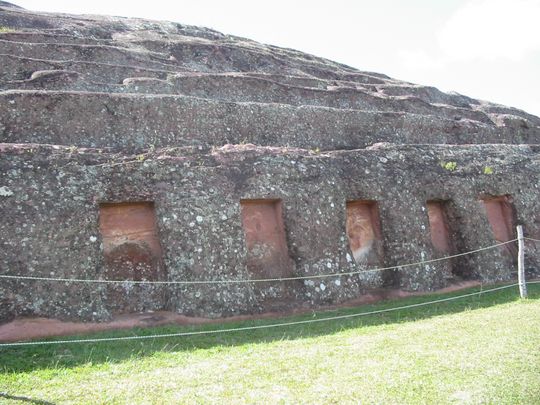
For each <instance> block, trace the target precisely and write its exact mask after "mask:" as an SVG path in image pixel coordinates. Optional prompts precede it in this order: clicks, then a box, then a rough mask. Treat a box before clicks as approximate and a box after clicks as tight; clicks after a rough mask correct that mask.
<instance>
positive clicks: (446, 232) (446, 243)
mask: <svg viewBox="0 0 540 405" xmlns="http://www.w3.org/2000/svg"><path fill="white" fill-rule="evenodd" d="M446 205H447V202H446V201H440V200H433V201H428V202H427V203H426V206H427V211H428V218H429V227H430V233H431V243H432V244H433V247H434V248H435V250H436V251H438V252H440V253H444V254H446V255H449V254H452V253H454V245H453V243H452V240H451V238H450V227H449V225H448V217H447V213H446Z"/></svg>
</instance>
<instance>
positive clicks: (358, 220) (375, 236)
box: [346, 201, 381, 264]
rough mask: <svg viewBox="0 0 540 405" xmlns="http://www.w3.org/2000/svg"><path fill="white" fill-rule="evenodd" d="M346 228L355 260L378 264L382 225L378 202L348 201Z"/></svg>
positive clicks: (361, 262) (362, 262) (360, 262)
mask: <svg viewBox="0 0 540 405" xmlns="http://www.w3.org/2000/svg"><path fill="white" fill-rule="evenodd" d="M346 230H347V237H348V238H349V246H350V248H351V251H352V254H353V257H354V260H356V262H357V263H359V264H378V263H379V262H380V251H379V250H380V249H379V245H380V243H379V242H380V240H381V226H380V221H379V210H378V208H377V203H376V202H375V201H349V202H347V224H346Z"/></svg>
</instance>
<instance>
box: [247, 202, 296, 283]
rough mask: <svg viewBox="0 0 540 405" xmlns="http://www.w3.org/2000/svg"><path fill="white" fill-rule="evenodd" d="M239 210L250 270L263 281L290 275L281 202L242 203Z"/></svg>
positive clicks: (289, 261)
mask: <svg viewBox="0 0 540 405" xmlns="http://www.w3.org/2000/svg"><path fill="white" fill-rule="evenodd" d="M240 207H241V211H242V226H243V228H244V233H245V238H246V247H247V253H248V255H247V266H248V269H249V271H250V272H252V274H254V275H256V276H257V277H261V278H275V277H287V276H290V275H291V274H292V265H291V260H290V258H289V253H288V249H287V241H286V238H285V227H284V225H283V216H282V204H281V200H270V199H267V200H266V199H265V200H240Z"/></svg>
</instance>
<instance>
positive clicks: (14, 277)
mask: <svg viewBox="0 0 540 405" xmlns="http://www.w3.org/2000/svg"><path fill="white" fill-rule="evenodd" d="M516 240H517V239H512V240H509V241H506V242H501V243H497V244H495V245H491V246H486V247H483V248H479V249H475V250H471V251H469V252H464V253H458V254H455V255H450V256H445V257H440V258H437V259H431V260H424V261H420V262H414V263H407V264H402V265H399V266H389V267H378V268H375V269H368V270H357V271H349V272H345V273H327V274H314V275H310V276H295V277H279V278H259V279H257V278H255V279H239V280H191V281H190V280H170V281H168V280H157V281H151V280H106V279H97V280H96V279H86V278H60V277H36V276H22V275H10V274H0V278H4V279H12V280H34V281H59V282H66V283H103V284H126V283H127V284H171V285H173V284H181V285H192V284H242V283H263V282H279V281H292V280H311V279H318V278H326V277H343V276H352V275H355V274H365V273H376V272H380V271H385V270H395V269H400V268H404V267H413V266H421V265H425V264H429V263H435V262H440V261H442V260H448V259H453V258H456V257H461V256H466V255H470V254H473V253H478V252H482V251H484V250H489V249H494V248H496V247H499V246H503V245H506V244H508V243H513V242H515V241H516Z"/></svg>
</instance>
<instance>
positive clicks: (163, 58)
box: [0, 40, 176, 70]
mask: <svg viewBox="0 0 540 405" xmlns="http://www.w3.org/2000/svg"><path fill="white" fill-rule="evenodd" d="M0 54H8V55H18V56H20V57H27V58H33V59H44V60H76V61H91V62H102V63H112V64H118V65H128V66H129V65H131V66H141V67H143V68H153V69H171V70H172V69H174V68H175V66H176V63H175V62H174V61H171V60H169V56H168V55H163V54H158V53H155V52H150V51H135V50H133V49H126V48H120V47H115V46H109V45H81V44H46V43H44V44H41V43H27V42H11V41H5V40H0Z"/></svg>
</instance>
